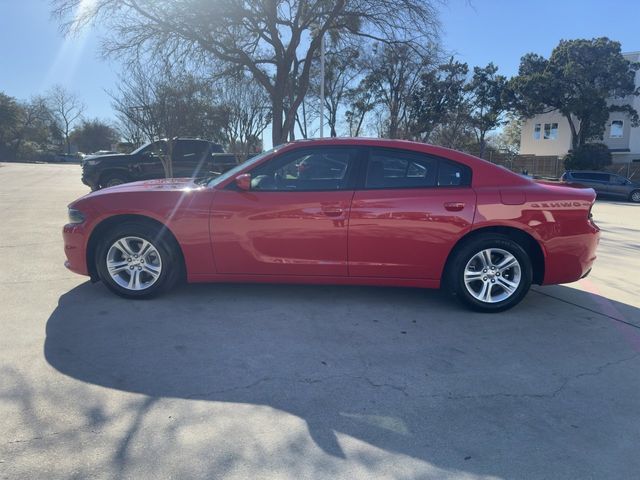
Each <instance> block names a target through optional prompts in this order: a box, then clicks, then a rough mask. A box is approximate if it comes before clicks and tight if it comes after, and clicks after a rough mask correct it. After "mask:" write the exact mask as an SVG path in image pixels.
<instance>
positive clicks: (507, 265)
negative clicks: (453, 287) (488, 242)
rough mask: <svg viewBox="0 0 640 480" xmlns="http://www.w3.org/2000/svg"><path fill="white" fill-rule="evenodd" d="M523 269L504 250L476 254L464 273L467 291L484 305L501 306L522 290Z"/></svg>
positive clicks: (498, 249)
mask: <svg viewBox="0 0 640 480" xmlns="http://www.w3.org/2000/svg"><path fill="white" fill-rule="evenodd" d="M521 279H522V269H521V267H520V263H519V262H518V259H517V258H516V257H515V256H514V255H512V254H511V253H509V252H508V251H506V250H503V249H501V248H487V249H484V250H481V251H480V252H478V253H476V254H475V255H474V256H473V257H471V259H470V260H469V261H468V262H467V265H466V267H465V269H464V284H465V287H466V288H467V291H468V292H469V293H470V294H471V295H472V296H473V297H474V298H475V299H477V300H479V301H481V302H483V303H499V302H502V301H504V300H506V299H508V298H509V297H511V296H512V295H513V294H514V293H515V291H516V290H517V289H518V287H519V286H520V281H521Z"/></svg>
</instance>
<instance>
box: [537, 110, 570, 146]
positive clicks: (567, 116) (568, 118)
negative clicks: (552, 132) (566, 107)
mask: <svg viewBox="0 0 640 480" xmlns="http://www.w3.org/2000/svg"><path fill="white" fill-rule="evenodd" d="M565 118H566V119H567V121H568V122H569V129H570V130H571V149H572V150H576V149H577V148H578V147H579V146H580V139H579V135H578V132H576V126H575V124H574V123H573V119H572V118H571V114H568V115H565ZM540 133H541V134H542V133H543V132H540Z"/></svg>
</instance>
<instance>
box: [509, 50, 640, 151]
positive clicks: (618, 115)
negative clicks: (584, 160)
mask: <svg viewBox="0 0 640 480" xmlns="http://www.w3.org/2000/svg"><path fill="white" fill-rule="evenodd" d="M624 57H625V58H626V59H627V60H630V61H632V62H638V61H640V52H632V53H625V54H624ZM636 85H638V86H640V70H639V71H638V72H636ZM628 102H629V103H631V104H632V105H633V107H634V108H635V109H636V110H637V111H638V112H640V97H638V96H636V97H632V98H630V99H629V100H628ZM602 142H603V143H604V144H605V145H607V146H608V147H609V150H610V151H611V156H612V159H613V162H614V163H630V162H640V127H632V126H631V123H630V121H629V118H628V116H627V115H626V114H625V113H623V112H613V113H611V115H610V116H609V120H608V121H607V124H606V126H605V131H604V136H603V139H602ZM570 149H571V129H570V127H569V122H568V121H567V119H566V118H565V117H564V116H563V115H562V114H561V113H560V112H558V111H557V110H556V111H552V112H549V113H544V114H540V115H536V116H534V117H532V118H529V119H527V120H526V121H525V122H524V123H523V125H522V132H521V136H520V154H521V155H534V156H557V157H564V156H565V155H566V154H567V153H568V152H569V150H570Z"/></svg>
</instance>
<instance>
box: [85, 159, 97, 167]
mask: <svg viewBox="0 0 640 480" xmlns="http://www.w3.org/2000/svg"><path fill="white" fill-rule="evenodd" d="M99 163H100V160H85V162H84V164H85V165H91V166H94V165H98V164H99Z"/></svg>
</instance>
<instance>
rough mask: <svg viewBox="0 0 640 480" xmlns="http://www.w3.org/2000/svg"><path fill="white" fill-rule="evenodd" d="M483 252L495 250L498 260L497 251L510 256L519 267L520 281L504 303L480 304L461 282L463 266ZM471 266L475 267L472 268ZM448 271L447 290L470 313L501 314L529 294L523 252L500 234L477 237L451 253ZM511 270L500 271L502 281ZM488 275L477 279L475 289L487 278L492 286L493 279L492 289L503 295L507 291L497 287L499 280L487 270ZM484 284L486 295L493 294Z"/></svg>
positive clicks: (528, 263) (528, 272)
mask: <svg viewBox="0 0 640 480" xmlns="http://www.w3.org/2000/svg"><path fill="white" fill-rule="evenodd" d="M487 249H496V253H495V255H496V256H497V258H498V259H500V258H501V257H500V255H501V254H500V252H499V251H500V250H501V251H505V252H508V253H510V254H511V255H513V256H514V257H515V259H516V260H517V261H518V266H519V273H520V279H519V283H518V286H517V288H515V291H513V292H512V293H511V294H510V296H508V297H507V298H505V299H504V300H501V301H496V302H495V303H489V302H485V301H481V300H479V299H478V298H476V297H474V296H473V295H472V294H471V293H470V292H469V289H468V288H467V285H466V283H465V270H466V268H467V264H468V263H469V262H471V261H472V259H473V258H474V257H475V256H476V255H477V254H478V253H480V252H482V251H484V250H487ZM503 258H504V257H503ZM498 263H499V262H498ZM472 267H475V265H472ZM476 268H477V267H476ZM448 270H449V271H448V272H445V273H446V275H447V284H448V287H449V289H450V291H451V292H452V293H453V294H454V295H455V296H456V298H457V299H458V300H459V301H460V302H462V304H463V305H465V306H467V307H468V308H471V309H472V310H475V311H478V312H487V313H489V312H502V311H504V310H508V309H510V308H512V307H514V306H515V305H517V304H518V303H520V301H521V300H522V299H523V298H524V297H525V295H526V294H527V292H528V291H529V288H530V287H531V282H532V278H533V268H532V266H531V258H530V257H529V254H528V253H527V251H526V250H525V249H524V248H523V247H522V246H521V245H520V244H518V243H517V242H514V241H513V240H512V239H510V238H509V237H507V236H504V235H500V234H485V235H481V236H478V237H475V238H473V239H471V240H470V241H468V242H466V243H464V244H462V245H461V246H460V247H459V248H457V250H456V251H455V252H454V257H453V259H452V261H451V262H450V263H449V265H448ZM482 271H484V270H482ZM514 271H515V270H514V269H511V270H507V271H506V272H503V275H504V278H506V279H508V277H507V276H508V275H511V276H513V275H514ZM478 274H480V271H479V272H478ZM488 275H490V276H486V277H482V279H480V278H479V279H477V280H475V281H474V282H482V283H480V284H479V287H478V288H477V289H478V290H481V291H482V285H483V283H486V281H485V280H484V279H486V278H489V279H490V280H491V283H494V282H493V280H497V285H496V286H497V287H499V288H497V292H498V293H499V294H502V295H507V290H506V289H504V288H503V287H502V285H501V284H500V278H497V277H494V276H493V275H495V274H494V273H492V272H491V271H490V272H489V274H488ZM498 275H499V273H498ZM475 285H478V283H472V284H471V287H470V288H471V289H472V290H474V289H475ZM487 285H488V289H489V291H490V292H491V291H493V292H496V287H495V286H492V285H491V284H487Z"/></svg>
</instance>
